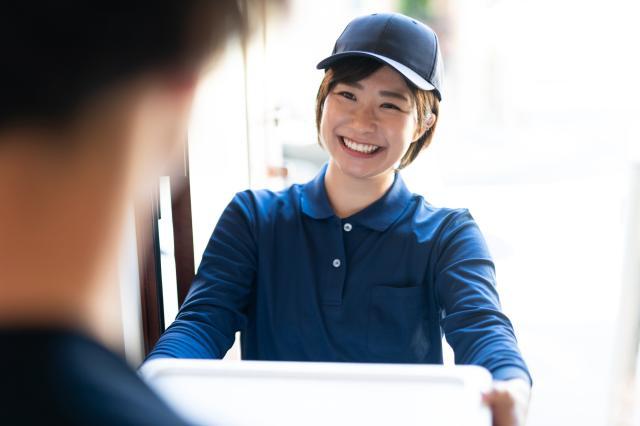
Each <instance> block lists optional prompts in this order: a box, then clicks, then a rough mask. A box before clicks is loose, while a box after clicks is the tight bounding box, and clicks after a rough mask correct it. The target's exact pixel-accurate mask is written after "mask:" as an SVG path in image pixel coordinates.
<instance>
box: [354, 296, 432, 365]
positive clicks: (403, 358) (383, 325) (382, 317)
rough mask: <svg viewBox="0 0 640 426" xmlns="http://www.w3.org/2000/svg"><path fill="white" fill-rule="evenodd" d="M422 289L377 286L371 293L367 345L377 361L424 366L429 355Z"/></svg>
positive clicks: (425, 304) (425, 306)
mask: <svg viewBox="0 0 640 426" xmlns="http://www.w3.org/2000/svg"><path fill="white" fill-rule="evenodd" d="M427 321H428V314H427V300H426V292H425V289H424V288H423V287H398V286H387V285H378V286H375V287H373V288H372V289H371V300H370V306H369V324H368V331H367V345H368V349H369V351H370V352H371V354H372V355H373V356H374V358H375V359H376V361H380V362H421V361H423V360H424V359H425V357H426V355H427V353H428V352H429V336H428V324H427Z"/></svg>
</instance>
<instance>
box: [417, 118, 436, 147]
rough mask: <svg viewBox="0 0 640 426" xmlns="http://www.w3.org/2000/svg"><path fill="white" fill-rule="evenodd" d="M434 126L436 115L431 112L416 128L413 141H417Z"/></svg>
mask: <svg viewBox="0 0 640 426" xmlns="http://www.w3.org/2000/svg"><path fill="white" fill-rule="evenodd" d="M434 124H436V115H435V114H434V113H432V112H429V113H428V114H427V116H426V117H425V118H424V120H423V121H422V122H421V123H419V125H418V126H416V131H415V133H414V135H413V136H414V137H413V141H414V142H415V141H417V140H418V139H420V138H421V137H422V136H423V135H424V134H425V132H426V131H427V130H429V129H430V128H432V127H433V125H434Z"/></svg>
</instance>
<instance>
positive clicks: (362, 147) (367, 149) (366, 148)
mask: <svg viewBox="0 0 640 426" xmlns="http://www.w3.org/2000/svg"><path fill="white" fill-rule="evenodd" d="M340 142H342V144H343V145H344V146H346V147H347V148H348V149H350V150H351V151H355V152H359V153H361V154H373V153H375V152H377V151H379V150H380V147H379V146H376V145H369V144H364V143H359V142H356V141H354V140H351V139H349V138H345V137H340Z"/></svg>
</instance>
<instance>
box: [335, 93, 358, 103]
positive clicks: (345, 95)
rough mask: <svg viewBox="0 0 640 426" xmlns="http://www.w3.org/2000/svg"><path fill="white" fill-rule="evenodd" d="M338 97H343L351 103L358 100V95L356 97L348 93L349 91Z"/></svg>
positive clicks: (339, 94)
mask: <svg viewBox="0 0 640 426" xmlns="http://www.w3.org/2000/svg"><path fill="white" fill-rule="evenodd" d="M338 96H342V97H343V98H346V99H349V100H350V101H355V100H356V95H354V94H353V93H351V92H347V91H344V90H343V91H342V92H338Z"/></svg>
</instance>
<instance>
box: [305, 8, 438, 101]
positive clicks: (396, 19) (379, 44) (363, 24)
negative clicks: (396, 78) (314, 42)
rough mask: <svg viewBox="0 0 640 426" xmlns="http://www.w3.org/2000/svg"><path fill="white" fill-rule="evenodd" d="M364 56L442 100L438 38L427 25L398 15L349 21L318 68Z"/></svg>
mask: <svg viewBox="0 0 640 426" xmlns="http://www.w3.org/2000/svg"><path fill="white" fill-rule="evenodd" d="M353 56H368V57H371V58H375V59H378V60H380V61H382V62H384V63H385V64H387V65H389V66H390V67H392V68H393V69H395V70H396V71H398V72H399V73H400V74H402V75H403V76H405V77H406V78H407V79H408V80H409V81H410V82H412V83H413V84H415V85H416V86H417V87H418V88H420V89H422V90H432V91H433V92H434V93H435V95H436V96H437V97H438V99H439V100H442V95H441V89H442V77H443V75H442V74H443V65H442V56H441V54H440V44H439V43H438V36H436V33H435V32H434V31H433V30H432V29H431V28H429V27H428V26H427V25H425V24H423V23H422V22H419V21H417V20H415V19H413V18H410V17H408V16H405V15H402V14H400V13H374V14H373V15H367V16H361V17H359V18H356V19H354V20H353V21H351V22H349V24H348V25H347V27H346V28H345V29H344V31H343V32H342V34H341V35H340V37H338V40H337V41H336V44H335V46H334V48H333V53H332V54H331V56H329V57H328V58H325V59H323V60H322V61H320V63H318V65H317V68H318V69H327V68H330V67H331V65H332V64H334V63H335V62H337V61H339V60H340V59H342V58H346V57H353Z"/></svg>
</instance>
